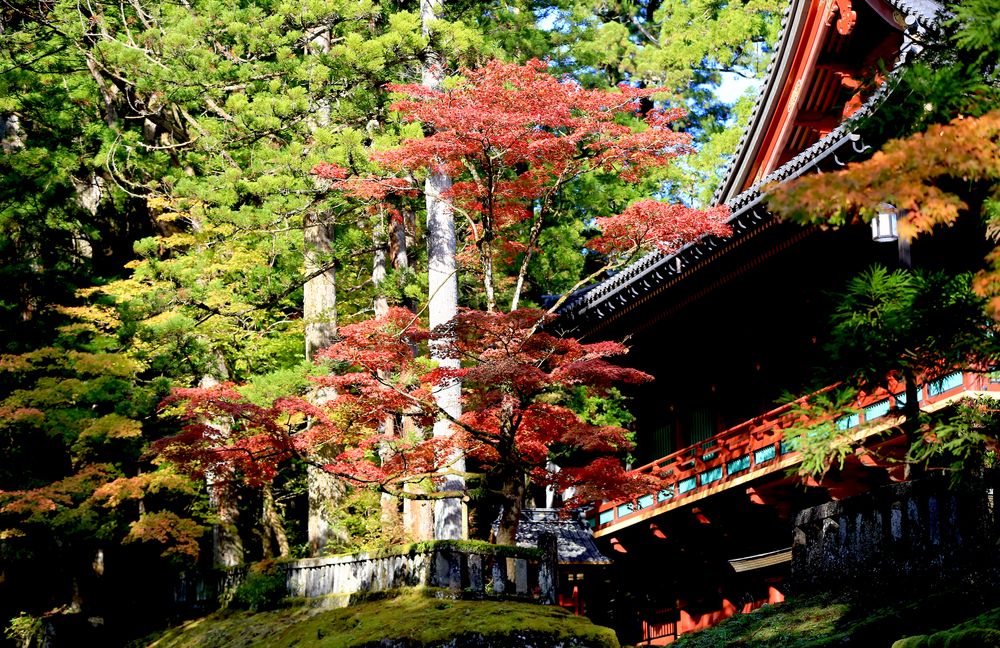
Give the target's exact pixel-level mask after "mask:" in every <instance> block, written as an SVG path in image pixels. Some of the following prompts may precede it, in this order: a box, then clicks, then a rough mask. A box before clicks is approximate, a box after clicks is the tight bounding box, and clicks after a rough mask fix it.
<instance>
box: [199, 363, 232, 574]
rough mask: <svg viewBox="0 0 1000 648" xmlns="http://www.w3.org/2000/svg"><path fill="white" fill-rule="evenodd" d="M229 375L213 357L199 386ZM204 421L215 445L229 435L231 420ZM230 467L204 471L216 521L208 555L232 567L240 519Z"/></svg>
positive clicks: (213, 383)
mask: <svg viewBox="0 0 1000 648" xmlns="http://www.w3.org/2000/svg"><path fill="white" fill-rule="evenodd" d="M227 378H229V371H228V370H227V369H226V365H225V362H224V361H223V360H222V358H221V357H220V358H217V364H216V368H215V371H214V374H205V375H204V376H202V378H201V381H200V382H199V385H198V386H199V387H201V388H202V389H208V388H210V387H214V386H216V385H218V384H219V382H220V381H222V380H226V379H227ZM207 425H208V426H209V427H211V428H212V429H213V430H215V431H216V438H217V440H218V441H219V445H223V444H224V440H225V438H226V437H228V436H229V432H230V430H231V427H232V424H231V422H230V421H229V420H226V419H215V420H212V421H208V422H207ZM234 479H235V478H234V476H233V474H232V469H231V468H228V467H221V468H219V469H218V470H210V471H208V472H206V474H205V483H206V486H207V488H208V503H209V506H211V507H212V509H213V510H214V511H215V515H216V518H217V521H216V523H215V524H214V525H213V526H212V556H213V560H214V563H215V566H216V567H236V566H237V565H241V564H243V539H242V538H240V532H239V528H238V524H239V519H240V509H239V499H238V498H239V489H238V488H237V485H236V483H235V481H234Z"/></svg>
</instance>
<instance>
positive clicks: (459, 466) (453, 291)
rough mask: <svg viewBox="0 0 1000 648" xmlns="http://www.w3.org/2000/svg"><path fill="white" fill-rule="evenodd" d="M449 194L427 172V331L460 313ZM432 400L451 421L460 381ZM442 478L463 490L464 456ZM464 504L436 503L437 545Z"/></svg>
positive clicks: (460, 532) (436, 67) (426, 78)
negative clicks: (428, 328)
mask: <svg viewBox="0 0 1000 648" xmlns="http://www.w3.org/2000/svg"><path fill="white" fill-rule="evenodd" d="M442 9H443V3H442V0H421V1H420V19H421V31H422V32H423V34H424V36H425V37H427V38H428V39H430V40H431V41H432V40H433V31H434V29H433V27H434V22H435V21H436V20H437V19H438V18H439V17H440V16H441V13H442ZM443 77H444V67H443V61H442V60H441V57H440V55H439V54H438V52H436V51H435V50H434V46H433V43H431V44H429V45H428V48H427V56H426V59H425V61H424V69H423V79H422V82H423V85H425V86H426V87H428V88H437V87H439V86H440V84H441V81H442V79H443ZM449 189H451V178H449V177H448V176H447V175H446V174H444V173H440V172H438V171H437V170H433V169H432V170H431V173H429V174H428V176H427V181H426V182H425V184H424V194H425V197H426V201H427V274H428V293H429V297H428V303H427V313H428V318H429V324H430V328H431V329H432V330H433V329H435V328H437V327H440V326H443V325H446V324H448V323H449V322H451V321H452V319H454V317H455V315H456V314H457V313H458V277H457V275H456V267H455V249H456V244H455V216H454V210H453V207H452V204H451V200H450V199H448V198H445V197H444V193H445V192H447V191H448V190H449ZM441 346H442V345H440V344H432V345H431V350H430V351H431V359H432V360H436V361H437V362H438V364H439V366H442V367H452V368H458V360H457V359H454V358H448V357H446V356H445V355H444V354H443V353H442V352H441ZM433 392H434V400H435V401H436V403H437V405H438V407H440V408H441V409H442V410H444V411H445V412H447V413H448V415H449V416H451V417H453V418H458V417H459V416H461V414H462V402H461V396H462V386H461V384H460V383H459V382H458V381H454V380H453V381H447V382H442V383H439V384H437V385H435V386H434V390H433ZM451 434H452V429H451V423H450V422H448V420H446V419H444V418H440V419H439V420H438V421H436V422H435V423H434V436H435V437H447V436H451ZM448 463H449V467H448V468H447V470H446V476H445V477H444V478H443V479H441V481H440V484H439V490H443V491H449V492H451V491H454V492H462V491H464V490H465V478H464V477H463V476H461V475H460V474H455V473H464V472H465V457H464V456H463V454H462V453H461V451H456V452H455V454H454V455H453V456H451V457H450V458H449V462H448ZM462 509H463V507H462V499H461V498H459V497H448V498H442V499H439V500H436V501H435V503H434V537H435V538H436V539H438V540H454V539H460V538H462V537H464V536H465V516H464V514H463V510H462Z"/></svg>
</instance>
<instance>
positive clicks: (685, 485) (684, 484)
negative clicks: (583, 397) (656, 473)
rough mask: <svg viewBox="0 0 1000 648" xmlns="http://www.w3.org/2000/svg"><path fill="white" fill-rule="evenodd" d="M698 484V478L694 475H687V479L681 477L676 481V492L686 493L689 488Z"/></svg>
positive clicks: (691, 488)
mask: <svg viewBox="0 0 1000 648" xmlns="http://www.w3.org/2000/svg"><path fill="white" fill-rule="evenodd" d="M697 485H698V480H697V479H696V478H694V477H688V478H687V479H682V480H680V481H679V482H677V492H678V493H686V492H688V491H689V490H694V488H695V486H697Z"/></svg>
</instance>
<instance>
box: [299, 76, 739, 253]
mask: <svg viewBox="0 0 1000 648" xmlns="http://www.w3.org/2000/svg"><path fill="white" fill-rule="evenodd" d="M461 74H462V80H461V81H460V83H459V84H458V85H457V86H455V87H453V88H450V89H446V90H435V89H429V88H426V87H424V86H422V85H392V86H389V88H390V89H391V90H393V91H395V92H398V93H401V94H403V95H405V96H406V98H404V99H401V100H400V101H397V102H396V103H395V104H393V106H392V108H393V109H394V110H396V111H398V112H399V113H400V114H401V115H402V117H403V119H405V120H408V121H419V122H421V123H422V124H424V125H425V126H427V127H428V128H429V129H430V130H431V131H432V134H431V135H429V136H427V137H424V138H420V139H409V140H406V141H404V142H403V144H402V146H400V147H398V148H395V149H391V150H388V151H382V152H380V153H377V154H375V155H374V156H373V158H374V159H375V161H377V162H379V163H380V164H382V165H383V166H384V167H386V168H389V169H392V170H393V171H396V172H404V173H409V172H411V171H414V170H440V171H444V172H446V173H447V174H448V175H450V176H451V177H452V178H454V179H455V183H454V185H453V186H452V188H451V190H450V192H449V196H448V197H450V198H452V200H453V201H454V205H455V206H456V208H458V209H460V210H462V211H463V212H464V213H465V214H466V215H467V216H468V217H469V218H470V219H471V220H472V221H473V222H474V223H475V227H474V228H473V229H472V231H471V233H470V235H471V237H472V239H473V241H474V242H475V243H477V244H482V243H483V242H484V241H491V240H493V239H494V238H504V237H506V238H508V239H512V238H513V235H512V232H511V231H510V228H511V227H512V226H514V225H516V224H517V223H520V222H523V221H525V220H527V219H529V218H530V217H531V216H532V214H533V210H532V208H533V207H537V206H538V205H539V204H540V203H545V202H546V201H547V200H548V197H549V196H551V195H552V194H553V193H554V192H555V191H557V190H558V189H559V188H560V187H561V186H562V185H564V184H565V183H566V182H568V181H570V180H572V179H574V178H576V177H578V176H579V175H581V174H584V173H588V172H593V171H601V172H609V173H615V174H618V175H619V176H620V177H621V178H622V179H624V180H626V181H629V182H635V181H639V180H641V179H642V178H643V177H645V176H646V174H647V173H648V172H649V171H650V170H651V169H654V168H657V167H661V166H665V165H666V164H669V163H670V161H671V160H672V159H673V158H675V157H677V156H679V155H684V154H687V153H690V152H691V151H692V149H691V137H690V136H689V135H688V134H686V133H679V132H677V131H675V130H673V129H672V128H671V126H672V124H673V123H674V122H675V121H677V120H678V119H680V118H681V117H683V116H684V110H683V109H680V108H669V109H657V110H649V111H647V112H646V113H645V114H644V115H642V119H641V121H642V125H641V127H640V129H639V130H634V129H633V128H631V127H629V126H627V125H625V124H624V123H622V120H621V119H620V117H621V116H622V114H623V113H624V114H632V115H638V113H639V110H640V100H641V99H644V98H648V97H650V96H652V95H656V94H662V93H664V91H665V90H664V89H663V88H641V89H640V88H632V87H629V86H626V85H622V86H620V87H618V88H617V89H615V90H612V91H607V90H587V89H585V88H583V87H581V86H580V85H579V84H578V83H576V82H575V81H572V80H560V79H557V78H556V77H554V76H552V75H551V74H549V73H548V72H547V64H546V63H543V62H540V61H537V60H533V61H530V62H528V63H526V64H524V65H517V64H513V63H503V62H500V61H493V62H491V63H489V64H488V65H486V66H485V67H483V68H479V69H474V70H468V69H467V70H462V71H461ZM314 172H315V173H316V174H317V175H319V176H321V177H324V178H330V179H333V180H334V183H333V185H332V186H333V187H334V188H338V189H341V190H344V191H346V192H348V193H349V194H351V195H353V196H355V197H359V198H363V199H383V198H385V196H386V195H387V193H391V192H394V191H401V190H404V189H412V185H411V184H410V183H409V182H408V181H406V180H402V179H400V178H386V179H377V178H348V177H347V176H346V170H344V169H342V168H341V167H338V166H336V165H333V164H323V165H319V166H317V167H316V168H315V169H314ZM727 213H728V212H726V210H725V208H723V207H718V208H715V209H713V210H709V211H708V212H702V211H700V210H693V209H689V208H686V207H683V206H680V205H673V206H669V205H662V204H660V203H656V202H654V201H642V202H640V203H637V204H636V205H633V206H632V207H630V208H629V209H628V210H626V212H625V213H623V214H621V215H620V216H615V217H611V218H602V219H598V223H599V225H600V226H601V227H602V229H603V230H604V234H603V235H602V236H600V237H598V238H597V239H595V240H594V241H593V242H592V243H593V245H594V247H595V249H598V250H600V251H604V252H612V251H614V252H619V253H621V252H625V253H626V254H631V253H634V252H636V251H638V250H640V249H642V250H645V249H648V248H650V247H652V246H659V247H660V248H661V249H662V250H667V251H669V250H674V249H676V248H677V247H679V246H681V245H683V244H684V243H687V242H688V241H691V240H693V239H695V238H697V237H699V236H701V235H703V234H716V235H725V234H727V233H728V229H727V228H726V227H725V225H724V224H723V221H724V220H725V217H726V216H727ZM534 245H535V242H534V241H529V242H528V246H527V247H525V246H521V249H522V250H527V249H528V248H530V247H533V246H534ZM481 252H485V253H486V255H487V256H490V255H492V254H493V253H494V251H492V250H489V251H481ZM484 262H485V263H487V264H491V263H492V260H491V259H484Z"/></svg>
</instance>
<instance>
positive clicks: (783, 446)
mask: <svg viewBox="0 0 1000 648" xmlns="http://www.w3.org/2000/svg"><path fill="white" fill-rule="evenodd" d="M801 444H802V439H800V438H799V437H795V438H794V439H782V440H781V443H780V444H779V445H778V451H779V452H781V454H783V455H786V454H788V453H789V452H798V450H799V446H800V445H801Z"/></svg>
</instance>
